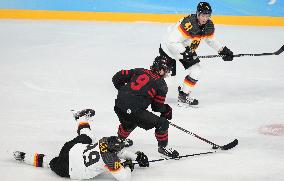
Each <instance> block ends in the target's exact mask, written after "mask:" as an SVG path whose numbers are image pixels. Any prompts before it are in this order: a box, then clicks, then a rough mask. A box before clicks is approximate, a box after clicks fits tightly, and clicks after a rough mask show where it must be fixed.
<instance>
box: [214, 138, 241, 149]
mask: <svg viewBox="0 0 284 181" xmlns="http://www.w3.org/2000/svg"><path fill="white" fill-rule="evenodd" d="M238 144H239V141H238V140H237V139H235V140H234V141H232V142H230V143H228V144H226V145H223V146H217V145H216V146H213V147H212V149H221V150H229V149H232V148H234V147H235V146H237V145H238Z"/></svg>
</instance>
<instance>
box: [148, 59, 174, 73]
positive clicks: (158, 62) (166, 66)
mask: <svg viewBox="0 0 284 181" xmlns="http://www.w3.org/2000/svg"><path fill="white" fill-rule="evenodd" d="M151 69H152V70H153V71H155V72H159V71H160V70H162V69H163V70H164V71H165V73H169V72H170V71H171V66H170V63H169V61H168V60H167V58H166V57H164V56H158V57H156V58H155V60H154V62H153V65H152V66H151Z"/></svg>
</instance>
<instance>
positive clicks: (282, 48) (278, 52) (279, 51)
mask: <svg viewBox="0 0 284 181" xmlns="http://www.w3.org/2000/svg"><path fill="white" fill-rule="evenodd" d="M283 51H284V45H283V46H282V47H281V48H280V49H279V50H277V51H276V52H273V53H258V54H236V55H233V57H243V56H266V55H279V54H281V53H282V52H283ZM223 56H224V55H204V56H194V57H193V58H194V59H196V58H216V57H223Z"/></svg>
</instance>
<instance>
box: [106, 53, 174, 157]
mask: <svg viewBox="0 0 284 181" xmlns="http://www.w3.org/2000/svg"><path fill="white" fill-rule="evenodd" d="M170 70H171V66H170V65H169V64H168V62H167V60H166V59H164V58H163V57H162V56H158V57H156V58H155V60H154V62H153V65H152V66H151V67H150V70H148V69H144V68H135V69H130V70H121V71H119V72H117V73H116V74H115V75H114V76H113V78H112V82H113V84H114V86H115V88H116V89H117V90H118V95H117V98H116V100H115V107H114V111H115V113H116V114H117V116H118V118H119V121H120V123H121V124H120V125H119V128H118V133H117V134H118V136H119V137H120V138H122V139H126V138H127V137H128V136H129V135H130V133H131V132H132V131H133V130H134V129H135V128H136V127H137V126H138V127H140V128H143V129H145V130H149V129H152V128H155V137H156V139H157V141H158V152H159V153H161V154H163V155H166V156H169V157H178V155H179V154H178V152H177V151H176V150H173V149H170V148H169V147H167V145H168V128H169V121H168V120H171V119H172V108H171V106H169V105H168V104H165V103H164V102H165V99H166V95H167V92H168V87H167V84H166V82H165V80H164V77H165V76H167V75H168V74H169V72H170ZM149 105H151V108H152V111H154V112H160V113H161V114H160V116H157V115H156V114H154V113H153V112H151V111H149V110H147V108H148V106H149ZM126 140H129V139H126ZM130 141H132V140H130Z"/></svg>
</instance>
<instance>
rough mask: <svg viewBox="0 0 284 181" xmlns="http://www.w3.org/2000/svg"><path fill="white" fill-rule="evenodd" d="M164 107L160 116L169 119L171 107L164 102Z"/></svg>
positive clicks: (170, 117)
mask: <svg viewBox="0 0 284 181" xmlns="http://www.w3.org/2000/svg"><path fill="white" fill-rule="evenodd" d="M165 107H166V111H165V112H162V113H161V117H164V118H166V119H168V120H171V119H172V116H173V115H172V108H171V106H170V105H168V104H165Z"/></svg>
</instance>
